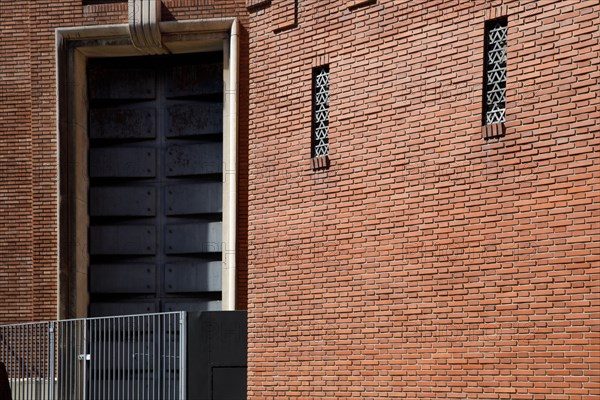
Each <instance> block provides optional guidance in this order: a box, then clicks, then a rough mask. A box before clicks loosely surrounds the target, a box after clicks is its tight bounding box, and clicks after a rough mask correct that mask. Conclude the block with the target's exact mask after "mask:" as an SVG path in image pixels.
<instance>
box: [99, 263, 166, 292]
mask: <svg viewBox="0 0 600 400" xmlns="http://www.w3.org/2000/svg"><path fill="white" fill-rule="evenodd" d="M155 291H156V266H155V265H154V264H92V265H90V292H92V293H154V292H155Z"/></svg>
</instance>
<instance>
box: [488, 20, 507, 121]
mask: <svg viewBox="0 0 600 400" xmlns="http://www.w3.org/2000/svg"><path fill="white" fill-rule="evenodd" d="M507 22H508V21H507V19H506V18H500V19H495V20H492V21H488V22H487V23H486V29H485V88H484V90H485V93H484V95H485V96H484V104H483V108H484V120H483V123H484V125H492V124H498V123H501V122H504V121H506V43H507V31H508V24H507Z"/></svg>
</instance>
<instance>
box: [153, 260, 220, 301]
mask: <svg viewBox="0 0 600 400" xmlns="http://www.w3.org/2000/svg"><path fill="white" fill-rule="evenodd" d="M221 268H222V265H221V261H210V262H201V261H197V262H175V263H168V264H167V266H166V270H165V285H166V287H165V290H166V291H167V292H169V293H193V292H219V291H221Z"/></svg>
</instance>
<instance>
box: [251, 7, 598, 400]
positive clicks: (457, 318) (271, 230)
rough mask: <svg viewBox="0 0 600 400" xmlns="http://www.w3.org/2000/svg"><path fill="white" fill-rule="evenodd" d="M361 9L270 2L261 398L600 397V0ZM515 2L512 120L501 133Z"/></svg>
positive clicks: (260, 72) (263, 51) (264, 47)
mask: <svg viewBox="0 0 600 400" xmlns="http://www.w3.org/2000/svg"><path fill="white" fill-rule="evenodd" d="M251 3H252V4H255V3H257V1H256V0H252V1H251ZM356 3H357V2H356V1H348V0H346V1H342V0H337V1H333V0H332V1H317V0H306V1H299V2H298V8H297V15H294V13H293V12H292V13H290V9H292V10H293V7H294V1H293V0H273V1H272V2H271V3H270V4H269V3H267V4H266V5H263V6H260V5H259V6H256V7H255V8H254V9H252V12H251V14H250V27H249V32H250V65H251V73H250V91H249V95H250V99H249V100H250V102H249V109H250V116H251V118H250V125H249V131H250V135H251V136H250V145H249V152H248V153H249V165H248V170H249V190H248V193H249V198H248V204H249V206H248V209H249V221H248V227H249V231H248V243H249V254H248V259H249V261H248V263H249V355H248V357H249V372H248V390H249V398H252V399H262V398H282V399H283V398H285V399H288V398H388V397H397V398H407V399H412V398H420V399H432V398H440V399H447V398H455V399H591V398H595V397H594V396H598V395H599V394H600V392H599V387H598V381H599V377H598V374H599V371H598V367H599V362H600V357H599V353H598V351H599V342H598V341H599V334H598V322H599V320H598V309H599V308H598V305H599V302H598V297H599V296H598V293H599V287H598V285H599V281H598V277H599V275H598V273H599V269H598V261H599V260H600V256H599V245H600V237H599V230H598V229H599V228H600V226H599V220H600V212H599V207H600V206H599V204H600V196H599V189H600V187H599V178H600V167H599V161H600V160H599V158H600V146H599V139H600V138H599V136H600V132H599V129H598V123H599V122H600V121H599V120H598V117H599V111H600V107H599V103H598V84H599V83H600V82H599V71H598V70H599V54H598V48H599V47H598V45H599V43H598V40H599V31H598V25H597V24H598V20H599V19H600V15H599V14H600V6H599V5H598V2H597V1H543V2H539V1H505V2H503V4H504V7H505V10H506V11H502V10H501V9H499V7H500V5H501V4H502V3H500V2H498V1H494V2H492V1H487V2H483V1H480V2H466V1H410V2H409V1H393V0H377V1H374V2H368V3H371V4H367V5H364V6H358V7H354V8H352V9H349V8H348V6H352V5H356ZM496 11H497V12H496ZM495 13H496V14H500V15H501V14H503V13H507V14H508V24H509V33H508V37H509V39H508V42H509V43H508V52H509V55H508V91H507V106H508V117H507V122H506V136H505V137H503V138H501V139H499V140H498V139H494V140H488V141H486V140H484V139H483V134H482V131H481V119H482V118H481V109H482V82H483V76H482V74H483V70H482V63H483V39H484V20H485V16H486V15H487V16H491V15H494V14H495ZM319 56H324V57H325V58H328V60H329V66H330V74H331V103H330V150H331V155H330V160H331V166H330V168H329V169H328V170H324V171H318V172H314V171H313V170H312V169H311V166H310V154H311V153H310V136H311V133H310V126H311V69H312V66H313V65H314V64H315V59H317V57H319Z"/></svg>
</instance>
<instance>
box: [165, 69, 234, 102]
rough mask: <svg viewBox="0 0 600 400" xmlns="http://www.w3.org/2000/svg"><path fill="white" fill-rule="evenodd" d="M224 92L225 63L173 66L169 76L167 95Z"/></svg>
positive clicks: (177, 95) (178, 95)
mask: <svg viewBox="0 0 600 400" xmlns="http://www.w3.org/2000/svg"><path fill="white" fill-rule="evenodd" d="M221 93H223V63H211V64H208V63H207V64H194V65H181V66H176V67H172V68H171V69H170V71H169V73H168V76H167V91H166V94H167V97H182V96H200V95H207V94H221Z"/></svg>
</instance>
